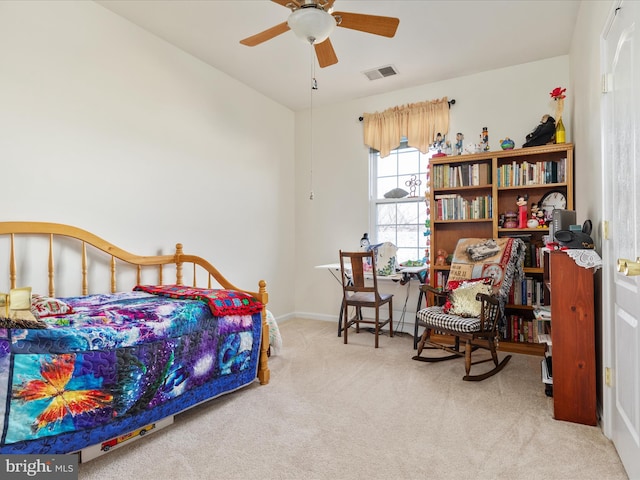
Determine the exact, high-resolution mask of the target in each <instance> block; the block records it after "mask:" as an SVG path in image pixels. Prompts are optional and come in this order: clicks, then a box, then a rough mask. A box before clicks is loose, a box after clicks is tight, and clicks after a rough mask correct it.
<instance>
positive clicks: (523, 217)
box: [516, 194, 529, 228]
mask: <svg viewBox="0 0 640 480" xmlns="http://www.w3.org/2000/svg"><path fill="white" fill-rule="evenodd" d="M528 198H529V196H528V195H527V194H524V195H520V196H519V197H518V201H517V202H516V205H518V228H527V200H528Z"/></svg>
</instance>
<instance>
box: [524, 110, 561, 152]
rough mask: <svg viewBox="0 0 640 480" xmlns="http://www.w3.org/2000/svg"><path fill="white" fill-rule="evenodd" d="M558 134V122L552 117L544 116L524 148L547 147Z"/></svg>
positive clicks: (527, 139) (527, 138)
mask: <svg viewBox="0 0 640 480" xmlns="http://www.w3.org/2000/svg"><path fill="white" fill-rule="evenodd" d="M555 134H556V120H555V118H553V117H552V116H551V115H543V116H542V119H541V120H540V123H539V124H538V126H537V127H536V128H535V129H534V130H533V131H532V132H531V133H530V134H528V135H527V137H526V142H524V144H523V145H522V147H523V148H524V147H537V146H539V145H545V144H547V143H549V142H551V140H552V139H553V136H554V135H555Z"/></svg>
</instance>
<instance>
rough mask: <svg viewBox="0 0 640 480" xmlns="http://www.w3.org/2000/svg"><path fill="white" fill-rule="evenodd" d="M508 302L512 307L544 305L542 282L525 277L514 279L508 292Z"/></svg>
mask: <svg viewBox="0 0 640 480" xmlns="http://www.w3.org/2000/svg"><path fill="white" fill-rule="evenodd" d="M508 302H509V303H510V304H512V305H528V306H534V305H536V306H541V305H544V288H543V284H542V280H538V279H536V278H533V277H530V276H525V277H524V278H520V279H518V278H514V280H513V284H512V285H511V290H510V291H509V299H508Z"/></svg>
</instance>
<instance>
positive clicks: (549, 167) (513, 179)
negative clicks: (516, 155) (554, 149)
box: [498, 158, 567, 187]
mask: <svg viewBox="0 0 640 480" xmlns="http://www.w3.org/2000/svg"><path fill="white" fill-rule="evenodd" d="M566 168H567V159H566V158H563V159H561V160H559V161H554V160H548V161H540V162H535V163H530V162H521V163H518V162H516V161H513V162H512V163H511V164H506V165H502V166H500V167H498V187H518V186H523V185H544V184H547V183H564V182H565V181H566Z"/></svg>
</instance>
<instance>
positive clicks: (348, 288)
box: [340, 250, 378, 295]
mask: <svg viewBox="0 0 640 480" xmlns="http://www.w3.org/2000/svg"><path fill="white" fill-rule="evenodd" d="M340 271H341V273H342V290H343V291H344V292H345V293H346V292H354V293H355V292H374V293H375V294H376V295H378V275H377V273H376V271H377V270H376V255H375V252H374V251H373V250H369V251H366V252H343V251H342V250H340ZM367 279H371V280H370V281H369V282H367Z"/></svg>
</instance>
